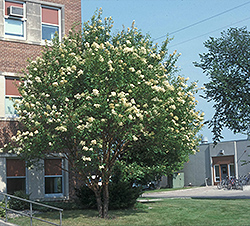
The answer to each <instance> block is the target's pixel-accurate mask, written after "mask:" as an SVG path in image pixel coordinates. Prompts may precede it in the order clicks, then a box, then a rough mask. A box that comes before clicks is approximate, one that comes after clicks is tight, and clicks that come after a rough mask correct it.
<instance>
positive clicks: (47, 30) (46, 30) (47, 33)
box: [42, 24, 59, 41]
mask: <svg viewBox="0 0 250 226" xmlns="http://www.w3.org/2000/svg"><path fill="white" fill-rule="evenodd" d="M56 32H57V33H59V28H58V27H57V26H53V25H47V24H43V25H42V39H43V40H48V41H51V40H52V39H53V38H54V37H55V33H56Z"/></svg>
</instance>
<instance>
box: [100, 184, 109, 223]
mask: <svg viewBox="0 0 250 226" xmlns="http://www.w3.org/2000/svg"><path fill="white" fill-rule="evenodd" d="M108 186H109V184H108V182H106V183H104V184H103V215H102V217H103V218H108V209H109V189H108Z"/></svg>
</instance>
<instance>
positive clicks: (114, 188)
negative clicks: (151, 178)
mask: <svg viewBox="0 0 250 226" xmlns="http://www.w3.org/2000/svg"><path fill="white" fill-rule="evenodd" d="M76 194H77V197H78V198H79V201H80V202H81V204H82V206H83V208H97V203H96V197H95V193H94V192H93V191H92V190H91V189H89V188H88V187H87V186H82V187H81V188H80V189H78V190H76ZM141 194H142V189H141V187H132V186H131V182H129V181H125V180H124V178H123V173H122V171H121V170H120V169H119V167H118V166H117V167H115V169H114V175H113V176H112V178H111V180H110V182H109V209H125V208H129V207H132V206H134V204H135V203H136V200H137V198H138V197H139V196H140V195H141Z"/></svg>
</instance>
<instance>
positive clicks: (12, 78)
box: [4, 76, 22, 118]
mask: <svg viewBox="0 0 250 226" xmlns="http://www.w3.org/2000/svg"><path fill="white" fill-rule="evenodd" d="M4 79H5V84H4V87H5V90H4V107H5V109H4V114H5V118H18V117H19V115H18V114H17V113H16V112H15V113H14V114H7V110H6V108H7V103H6V102H7V99H9V98H11V99H14V100H16V99H20V100H21V99H22V96H21V95H12V94H10V95H9V94H6V89H7V87H6V80H7V79H9V80H13V82H14V81H15V80H16V81H19V82H20V78H18V77H9V76H5V78H4ZM13 105H14V101H13ZM13 105H12V106H13ZM13 108H14V106H13Z"/></svg>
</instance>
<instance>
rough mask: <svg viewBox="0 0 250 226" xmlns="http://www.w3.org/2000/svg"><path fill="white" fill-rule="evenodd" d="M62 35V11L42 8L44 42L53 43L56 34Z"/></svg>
mask: <svg viewBox="0 0 250 226" xmlns="http://www.w3.org/2000/svg"><path fill="white" fill-rule="evenodd" d="M56 32H57V33H58V35H59V38H60V36H61V33H60V10H59V9H56V8H50V7H45V6H43V7H42V40H43V41H44V40H47V41H51V40H52V39H53V38H54V36H55V33H56Z"/></svg>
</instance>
